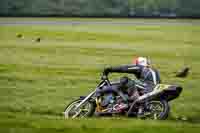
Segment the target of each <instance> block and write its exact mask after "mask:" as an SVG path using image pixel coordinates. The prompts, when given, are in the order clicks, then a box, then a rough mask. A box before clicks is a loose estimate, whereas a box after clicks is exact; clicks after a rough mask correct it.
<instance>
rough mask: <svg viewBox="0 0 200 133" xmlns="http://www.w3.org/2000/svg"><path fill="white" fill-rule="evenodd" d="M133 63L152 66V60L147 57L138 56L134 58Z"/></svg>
mask: <svg viewBox="0 0 200 133" xmlns="http://www.w3.org/2000/svg"><path fill="white" fill-rule="evenodd" d="M133 64H135V65H140V66H145V67H147V66H150V60H149V59H148V58H146V57H137V58H136V59H134V60H133Z"/></svg>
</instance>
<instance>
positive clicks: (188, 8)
mask: <svg viewBox="0 0 200 133" xmlns="http://www.w3.org/2000/svg"><path fill="white" fill-rule="evenodd" d="M0 15H1V16H78V17H135V16H137V17H200V0H34V1H33V0H1V3H0Z"/></svg>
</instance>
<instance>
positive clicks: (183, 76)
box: [176, 67, 190, 78]
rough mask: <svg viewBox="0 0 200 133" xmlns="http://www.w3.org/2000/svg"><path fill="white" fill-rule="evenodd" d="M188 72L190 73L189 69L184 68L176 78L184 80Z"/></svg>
mask: <svg viewBox="0 0 200 133" xmlns="http://www.w3.org/2000/svg"><path fill="white" fill-rule="evenodd" d="M189 71H190V68H189V67H184V68H183V69H181V70H180V71H179V72H177V73H176V77H179V78H185V77H187V76H188V74H189Z"/></svg>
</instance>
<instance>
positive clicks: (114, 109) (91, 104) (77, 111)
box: [63, 75, 182, 120]
mask: <svg viewBox="0 0 200 133" xmlns="http://www.w3.org/2000/svg"><path fill="white" fill-rule="evenodd" d="M102 77H103V78H101V82H100V83H99V85H98V86H97V87H96V88H95V90H94V91H92V92H91V93H90V94H89V95H87V96H80V98H78V99H76V100H73V101H72V102H71V103H69V104H68V105H67V107H66V108H65V110H64V112H63V114H64V117H65V118H66V119H68V118H84V117H91V116H94V115H95V116H127V117H139V118H144V119H146V118H147V119H159V120H164V119H167V117H168V115H169V112H170V106H169V102H170V101H171V100H174V99H176V98H177V97H178V96H179V95H180V93H181V92H182V87H181V86H177V85H167V84H157V85H156V86H155V87H153V90H152V91H151V92H149V93H145V94H141V93H140V95H139V97H137V98H136V99H135V100H134V101H129V102H128V107H127V108H126V109H124V110H120V109H118V107H119V105H120V104H121V103H120V102H121V101H122V100H121V99H122V97H121V96H119V95H115V94H112V93H110V94H105V95H102V96H97V95H96V92H97V90H99V89H102V88H103V87H105V86H112V85H115V84H119V83H112V82H110V80H109V79H108V76H105V75H103V76H102ZM135 86H136V87H137V90H138V91H139V90H142V89H144V88H143V87H142V86H141V85H140V84H139V83H137V82H136V85H135ZM108 97H110V100H109V104H107V105H103V103H104V102H105V99H108ZM140 108H142V114H141V113H139V112H140V111H139V110H140Z"/></svg>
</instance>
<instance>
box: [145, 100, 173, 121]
mask: <svg viewBox="0 0 200 133" xmlns="http://www.w3.org/2000/svg"><path fill="white" fill-rule="evenodd" d="M146 108H147V109H148V110H149V111H148V112H149V113H150V114H148V115H147V116H146V118H150V119H157V120H165V119H167V117H168V115H169V112H170V107H169V104H168V102H167V101H166V100H161V101H155V100H153V101H150V102H148V103H147V105H146Z"/></svg>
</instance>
